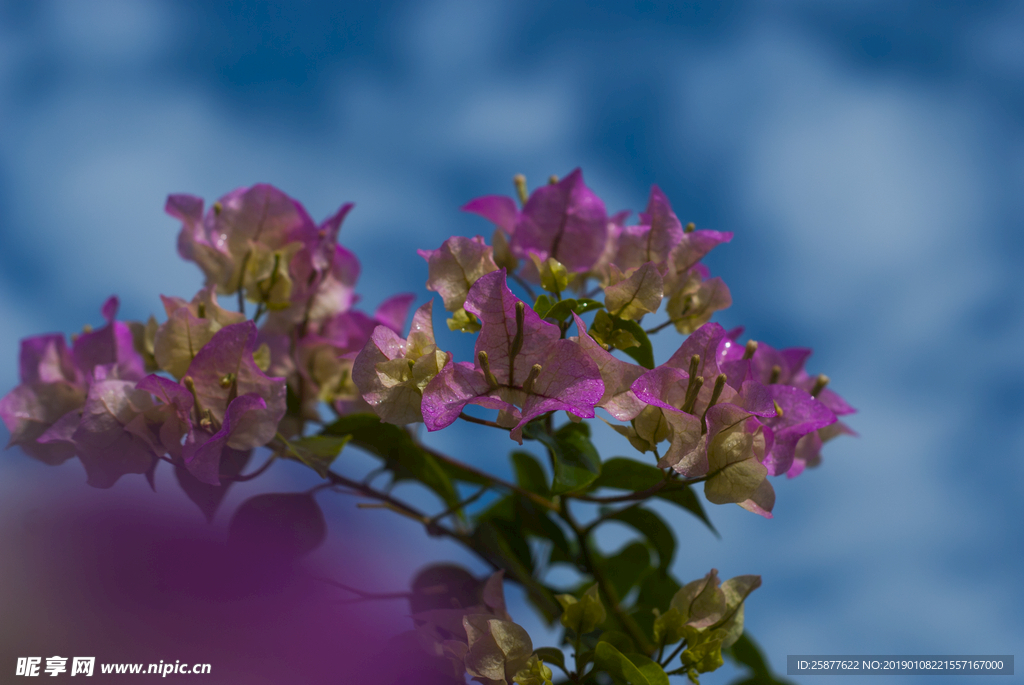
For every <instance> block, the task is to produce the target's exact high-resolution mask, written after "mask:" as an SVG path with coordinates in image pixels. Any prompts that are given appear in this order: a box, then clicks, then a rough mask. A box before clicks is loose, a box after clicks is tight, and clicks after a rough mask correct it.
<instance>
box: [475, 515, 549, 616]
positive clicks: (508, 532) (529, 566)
mask: <svg viewBox="0 0 1024 685" xmlns="http://www.w3.org/2000/svg"><path fill="white" fill-rule="evenodd" d="M519 533H520V531H519V530H518V529H517V528H516V526H514V525H511V524H509V523H508V522H506V521H501V520H498V519H494V520H491V519H488V520H485V521H481V522H480V523H479V524H477V527H476V529H475V530H474V531H473V535H472V544H473V548H474V549H477V550H479V551H481V552H482V553H483V554H484V556H486V557H487V558H488V559H489V560H491V561H492V562H494V564H495V565H496V566H497V567H498V568H502V569H504V570H505V571H506V572H508V575H509V577H510V578H511V579H513V580H515V581H517V582H518V583H520V584H521V585H522V586H523V587H524V588H526V594H527V596H528V597H529V598H530V601H531V602H532V603H533V605H534V606H535V607H537V610H538V611H540V612H541V614H542V615H543V616H544V618H545V620H546V621H548V622H549V623H550V622H551V621H553V620H555V619H556V618H557V617H558V615H559V614H560V613H562V612H561V609H560V608H559V606H558V603H557V602H555V599H554V595H553V594H552V593H551V591H550V590H548V588H546V587H544V586H543V585H542V584H540V583H539V582H537V580H535V579H534V577H533V561H532V559H531V558H530V547H529V545H528V544H527V543H526V540H525V538H523V536H522V535H520V534H519Z"/></svg>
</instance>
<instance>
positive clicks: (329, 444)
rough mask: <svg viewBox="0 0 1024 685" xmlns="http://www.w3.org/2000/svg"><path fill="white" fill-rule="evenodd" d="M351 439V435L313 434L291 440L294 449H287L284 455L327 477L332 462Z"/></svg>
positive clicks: (322, 476)
mask: <svg viewBox="0 0 1024 685" xmlns="http://www.w3.org/2000/svg"><path fill="white" fill-rule="evenodd" d="M351 439H352V436H351V435H340V436H336V435H311V436H309V437H308V438H300V439H298V440H291V441H289V443H288V444H289V446H290V447H291V448H292V449H291V450H288V451H286V452H285V453H284V456H285V457H287V458H288V459H293V460H295V461H297V462H301V463H303V464H305V465H306V466H308V467H309V468H311V469H313V470H314V471H316V472H317V473H318V474H319V475H320V477H321V478H326V477H327V471H328V470H330V468H331V464H332V463H333V462H334V460H335V459H337V458H338V455H339V454H341V450H342V448H343V447H344V446H345V445H346V444H347V443H348V442H349V441H350V440H351Z"/></svg>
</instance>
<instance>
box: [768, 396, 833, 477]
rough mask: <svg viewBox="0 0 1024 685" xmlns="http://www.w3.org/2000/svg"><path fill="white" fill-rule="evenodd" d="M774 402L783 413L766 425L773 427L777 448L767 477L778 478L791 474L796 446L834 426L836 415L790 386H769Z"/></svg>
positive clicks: (770, 419) (769, 461)
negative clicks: (808, 436) (778, 476)
mask: <svg viewBox="0 0 1024 685" xmlns="http://www.w3.org/2000/svg"><path fill="white" fill-rule="evenodd" d="M769 390H770V392H771V395H772V399H773V400H774V401H775V402H776V403H777V404H778V406H779V408H781V409H782V416H778V417H774V418H768V419H765V420H764V421H763V422H764V423H765V425H767V426H769V427H771V429H772V432H773V434H774V439H775V442H774V445H773V446H772V449H771V452H770V453H769V454H768V456H767V457H766V458H765V460H764V464H765V466H766V467H768V473H769V475H772V476H777V475H780V474H782V473H786V472H787V471H789V469H790V467H791V466H792V465H793V458H794V456H795V452H796V444H797V442H798V441H799V440H800V439H801V438H802V437H804V436H805V435H808V434H809V433H812V432H815V431H817V430H818V429H819V428H824V427H825V426H828V425H829V424H832V423H835V421H836V415H835V414H834V413H833V412H832V410H831V409H829V408H828V407H826V406H825V405H824V404H822V403H821V402H818V401H817V400H815V399H814V398H813V397H811V396H810V395H809V394H807V393H806V392H805V391H803V390H801V389H799V388H794V387H792V386H788V385H779V384H774V385H771V386H769Z"/></svg>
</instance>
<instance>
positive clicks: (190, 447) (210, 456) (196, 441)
mask: <svg viewBox="0 0 1024 685" xmlns="http://www.w3.org/2000/svg"><path fill="white" fill-rule="evenodd" d="M266 410H267V403H266V402H265V401H264V399H263V398H262V397H260V396H259V395H257V394H255V393H251V394H248V395H241V396H239V397H236V398H235V399H234V400H232V402H231V404H230V405H228V409H227V412H226V413H225V416H224V422H223V424H222V425H221V428H220V430H219V431H217V432H216V433H215V434H213V435H211V436H209V437H207V434H205V433H203V432H202V431H198V430H197V431H193V432H192V433H191V434H189V439H188V441H187V442H186V443H185V448H184V450H183V455H182V456H183V458H184V461H185V468H187V469H188V471H189V473H191V474H192V475H193V476H195V477H196V478H197V479H198V480H200V481H202V482H204V483H208V484H209V485H220V484H221V483H220V475H219V474H220V460H221V456H222V454H223V452H224V449H225V448H226V447H230V448H233V449H240V448H239V447H238V446H237V445H238V444H242V443H253V442H256V443H257V444H259V445H262V444H265V443H266V442H269V441H270V438H272V437H273V433H271V434H270V437H268V438H267V439H266V440H265V441H264V442H259V440H260V439H262V437H264V434H265V433H266V429H260V428H259V426H258V425H257V424H259V423H262V424H263V425H264V426H265V425H266V421H265V420H264V416H265V412H266ZM271 428H272V429H273V430H275V431H276V428H277V422H276V421H275V422H274V423H273V424H272V426H271ZM261 430H262V433H261ZM257 444H249V447H256V446H257Z"/></svg>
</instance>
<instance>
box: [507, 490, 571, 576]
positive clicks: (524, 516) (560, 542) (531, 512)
mask: <svg viewBox="0 0 1024 685" xmlns="http://www.w3.org/2000/svg"><path fill="white" fill-rule="evenodd" d="M516 509H517V513H518V515H519V518H518V520H519V521H520V522H521V526H522V529H523V531H524V532H525V533H530V534H533V535H536V536H537V537H538V538H540V539H541V540H545V541H547V542H550V543H551V545H552V549H551V562H553V563H554V562H559V561H562V562H566V563H570V564H572V563H575V556H576V551H575V550H574V549H573V548H572V547H571V546H570V545H569V541H568V539H566V537H565V533H564V532H563V531H562V529H561V528H560V527H559V526H558V524H557V523H555V521H554V519H553V518H552V516H551V512H550V511H548V510H547V509H542V508H541V507H538V506H537V505H536V504H534V503H533V502H531V501H530V500H528V499H525V498H523V497H520V496H518V495H517V496H516Z"/></svg>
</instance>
